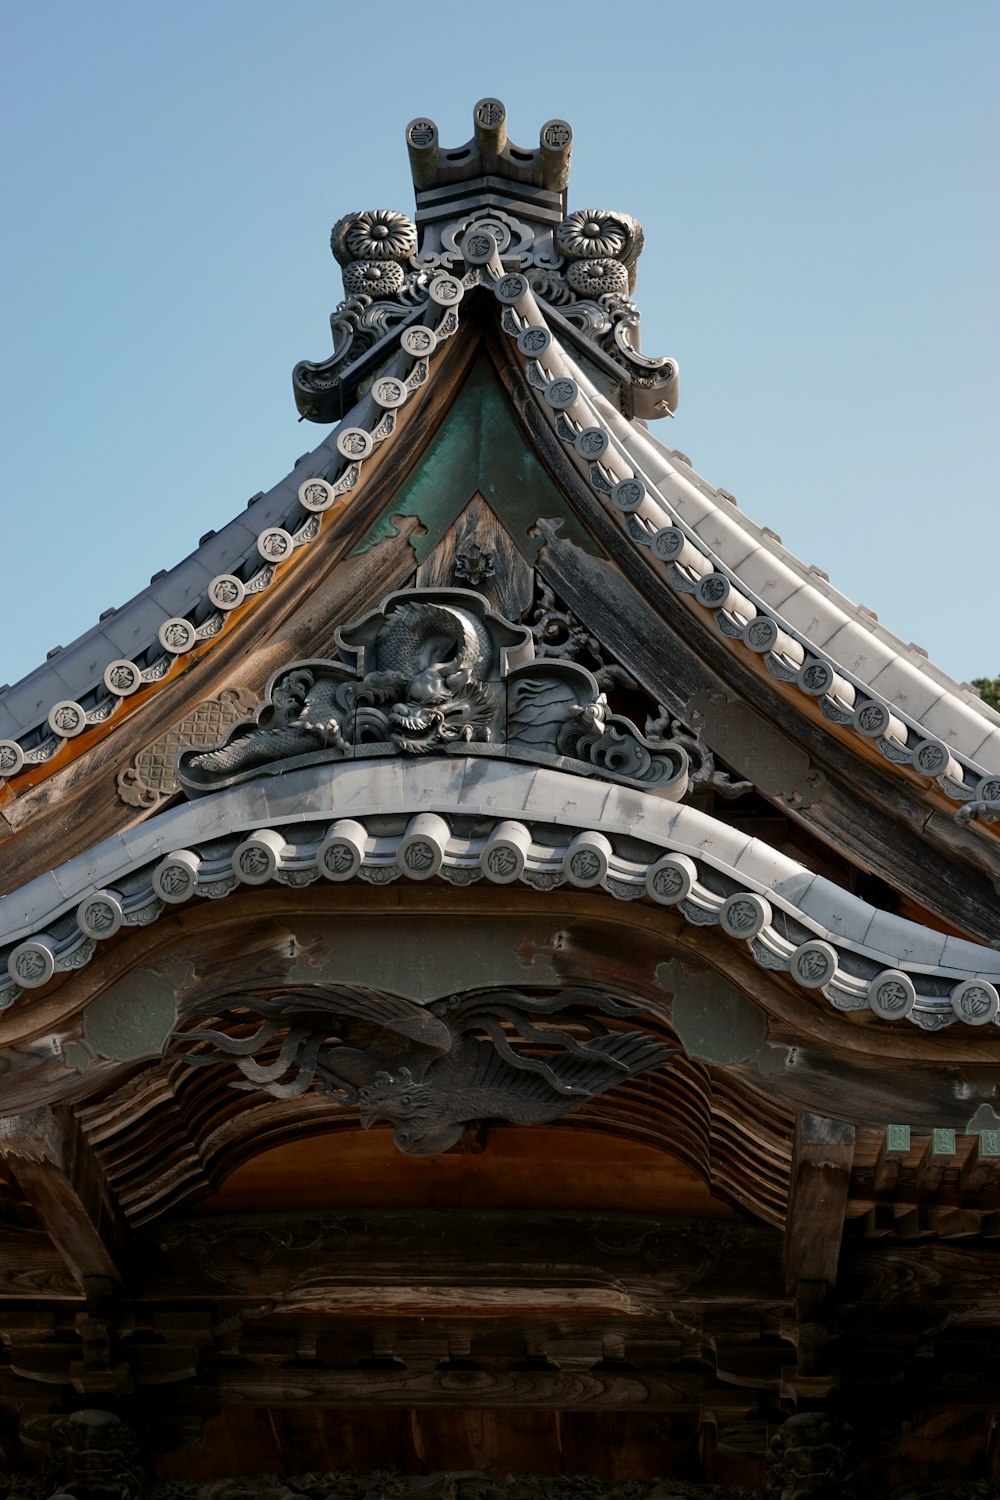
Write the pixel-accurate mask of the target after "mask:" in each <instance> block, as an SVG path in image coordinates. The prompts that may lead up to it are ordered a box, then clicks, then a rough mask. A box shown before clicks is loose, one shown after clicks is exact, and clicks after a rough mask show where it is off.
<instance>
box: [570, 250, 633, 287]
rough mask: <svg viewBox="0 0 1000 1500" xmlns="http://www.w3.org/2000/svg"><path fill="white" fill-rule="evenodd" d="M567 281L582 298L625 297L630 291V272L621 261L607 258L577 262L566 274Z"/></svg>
mask: <svg viewBox="0 0 1000 1500" xmlns="http://www.w3.org/2000/svg"><path fill="white" fill-rule="evenodd" d="M566 280H567V281H568V282H569V284H570V286H571V287H572V288H573V290H574V292H578V293H579V294H580V296H581V297H606V296H608V295H616V296H619V297H624V296H626V295H627V294H628V290H629V281H628V271H627V270H626V268H625V267H624V266H623V265H622V263H621V261H618V260H609V259H608V258H607V257H602V258H601V259H599V260H575V261H574V262H573V264H572V265H571V266H570V268H569V270H568V271H567V272H566Z"/></svg>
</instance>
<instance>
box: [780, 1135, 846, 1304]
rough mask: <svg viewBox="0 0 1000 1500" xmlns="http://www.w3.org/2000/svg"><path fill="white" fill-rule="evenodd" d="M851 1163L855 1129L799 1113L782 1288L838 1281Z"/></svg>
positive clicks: (788, 1288) (792, 1288)
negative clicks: (807, 1283) (783, 1284)
mask: <svg viewBox="0 0 1000 1500" xmlns="http://www.w3.org/2000/svg"><path fill="white" fill-rule="evenodd" d="M853 1162H854V1126H853V1125H846V1124H844V1123H843V1122H842V1121H840V1120H828V1119H827V1118H826V1117H825V1116H823V1115H814V1114H810V1113H809V1112H808V1111H806V1110H803V1112H802V1113H801V1114H800V1115H799V1118H798V1123H797V1125H796V1128H795V1148H794V1151H793V1155H792V1172H791V1182H790V1186H789V1193H788V1213H787V1216H786V1220H785V1286H786V1289H787V1291H788V1292H789V1294H792V1295H794V1294H795V1291H796V1289H797V1287H798V1285H799V1283H800V1282H814V1283H815V1282H822V1283H825V1285H826V1286H827V1287H832V1286H834V1284H835V1283H836V1280H837V1265H838V1262H839V1260H840V1242H841V1239H842V1238H843V1233H844V1216H845V1214H846V1211H847V1199H848V1192H849V1189H850V1184H851V1167H852V1165H853Z"/></svg>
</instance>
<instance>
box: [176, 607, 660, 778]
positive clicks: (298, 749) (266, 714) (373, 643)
mask: <svg viewBox="0 0 1000 1500" xmlns="http://www.w3.org/2000/svg"><path fill="white" fill-rule="evenodd" d="M337 640H338V644H339V646H340V648H341V659H340V660H336V661H308V662H296V663H294V664H292V665H291V666H289V667H286V668H285V669H284V670H283V671H281V672H279V673H278V674H277V676H276V677H275V678H274V679H273V680H272V682H271V684H270V686H269V689H268V693H267V701H266V703H265V706H264V708H263V709H262V710H261V713H260V715H259V717H258V719H257V722H256V723H244V724H240V725H238V726H237V727H236V728H235V729H234V730H233V731H232V732H231V734H230V736H229V739H228V740H227V741H226V743H225V744H224V745H220V746H219V747H218V748H215V749H208V750H203V749H190V750H185V751H183V752H182V754H181V755H180V757H179V759H178V762H177V772H176V774H177V779H178V781H179V782H180V784H181V785H182V786H183V787H184V789H185V790H186V791H187V792H188V793H198V792H204V791H215V790H217V789H218V788H220V787H223V786H229V785H231V784H232V783H234V782H238V781H244V780H246V779H247V778H248V777H250V776H256V775H275V774H278V773H280V772H282V771H286V770H290V769H292V768H294V767H296V766H301V765H307V764H311V763H312V762H315V761H326V760H344V759H350V758H356V757H359V756H372V755H430V754H442V753H448V752H449V751H451V752H461V753H469V750H470V747H472V746H476V747H477V748H476V752H475V753H478V754H492V755H497V754H503V755H505V756H507V757H508V758H509V759H519V760H530V761H533V762H534V763H536V764H539V763H540V764H549V765H558V766H559V767H561V768H563V769H568V770H576V771H578V772H580V773H581V774H585V775H601V776H602V777H606V778H607V779H609V780H613V781H623V782H626V783H628V784H630V785H633V786H641V787H643V788H645V789H647V790H650V791H654V790H655V791H659V792H661V793H662V794H663V795H665V796H668V797H670V798H671V799H676V798H678V797H680V796H682V795H683V793H684V791H685V790H686V787H687V765H688V760H687V754H686V752H685V750H684V748H683V746H682V745H681V744H680V742H679V741H678V740H676V739H674V740H670V741H664V740H662V739H661V740H658V741H655V742H654V741H650V740H648V739H646V738H645V737H644V736H643V735H642V734H640V732H639V730H638V729H637V728H636V727H635V725H634V724H633V723H631V721H630V720H628V719H625V718H623V717H621V716H620V715H617V714H613V713H611V712H610V709H609V706H608V703H607V699H606V697H605V695H604V694H603V693H602V692H601V691H600V688H599V686H598V683H597V680H596V679H595V678H594V676H593V674H592V673H591V672H589V671H587V669H586V668H585V667H582V666H580V665H579V664H578V663H576V662H573V661H557V660H550V659H548V658H547V659H545V660H543V661H535V660H534V659H533V657H534V643H533V641H532V638H531V631H530V630H529V629H528V628H527V627H526V626H523V625H514V624H511V622H510V621H509V620H504V619H503V618H502V617H501V616H500V615H497V614H495V613H494V612H493V611H492V610H491V609H490V608H489V605H488V603H487V601H486V600H485V599H484V598H483V596H482V595H481V594H477V593H474V592H473V591H472V590H471V589H441V590H419V589H414V590H410V591H407V592H404V593H399V594H390V595H389V597H388V598H387V599H386V600H385V601H384V602H383V604H382V606H381V607H380V608H379V609H378V610H375V611H373V612H372V613H371V614H369V615H365V616H364V617H363V618H362V619H361V620H359V621H358V622H357V623H356V624H353V625H351V626H348V627H346V628H342V629H340V630H338V632H337ZM352 654H353V655H354V657H355V658H356V663H357V664H356V666H354V667H352V666H351V665H349V658H350V656H351V655H352Z"/></svg>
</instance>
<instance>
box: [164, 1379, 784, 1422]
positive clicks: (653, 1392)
mask: <svg viewBox="0 0 1000 1500" xmlns="http://www.w3.org/2000/svg"><path fill="white" fill-rule="evenodd" d="M212 1390H213V1394H214V1396H215V1397H216V1398H217V1400H218V1402H219V1404H220V1405H221V1406H266V1407H288V1406H308V1407H337V1406H346V1407H366V1406H368V1405H371V1406H397V1407H398V1406H401V1407H409V1408H423V1407H435V1406H437V1407H441V1406H444V1407H476V1408H477V1409H480V1408H484V1407H528V1408H536V1409H537V1408H546V1409H547V1410H550V1411H552V1410H559V1411H580V1410H587V1411H590V1410H593V1409H594V1408H595V1407H600V1408H602V1409H603V1410H605V1411H633V1410H635V1409H636V1408H640V1407H641V1408H642V1410H644V1411H672V1410H678V1409H683V1408H686V1409H689V1410H698V1411H700V1410H702V1409H703V1408H708V1409H710V1410H711V1411H713V1412H719V1413H726V1414H727V1415H729V1414H731V1413H735V1414H737V1415H745V1414H747V1413H749V1412H751V1411H755V1410H756V1409H757V1406H758V1399H759V1398H758V1393H757V1392H756V1391H755V1390H746V1389H739V1388H738V1387H735V1386H725V1385H721V1384H720V1383H719V1382H718V1381H716V1380H715V1379H714V1378H713V1377H712V1376H711V1375H707V1374H706V1375H703V1374H700V1373H698V1372H694V1371H673V1370H668V1371H664V1372H663V1373H658V1374H656V1375H647V1374H646V1373H645V1372H643V1373H641V1374H640V1373H633V1372H631V1371H630V1372H621V1371H609V1370H591V1371H587V1372H583V1371H576V1370H574V1371H566V1370H557V1369H551V1370H530V1371H529V1370H503V1371H489V1370H475V1369H472V1370H470V1369H455V1370H432V1371H427V1372H419V1373H417V1372H412V1371H409V1370H295V1369H288V1368H285V1369H278V1370H219V1371H218V1373H217V1374H216V1377H215V1380H214V1382H213V1386H212ZM185 1394H186V1393H185ZM180 1399H181V1400H183V1399H184V1396H183V1395H181V1396H180Z"/></svg>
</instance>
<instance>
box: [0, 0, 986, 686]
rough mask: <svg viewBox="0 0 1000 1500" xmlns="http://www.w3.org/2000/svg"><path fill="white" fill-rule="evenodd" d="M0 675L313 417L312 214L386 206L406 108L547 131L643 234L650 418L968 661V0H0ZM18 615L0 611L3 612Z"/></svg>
mask: <svg viewBox="0 0 1000 1500" xmlns="http://www.w3.org/2000/svg"><path fill="white" fill-rule="evenodd" d="M0 17H2V23H3V27H2V35H3V43H2V51H0V119H2V130H3V143H4V148H3V151H2V153H0V181H2V189H0V190H2V203H3V207H4V210H5V213H4V219H5V221H6V228H5V232H4V234H3V235H2V236H0V298H2V330H3V350H2V358H0V368H2V374H0V380H2V408H0V409H2V412H3V427H4V441H3V443H2V445H0V495H2V505H3V512H2V513H3V519H4V526H5V534H6V546H5V548H4V553H3V565H4V566H3V580H4V593H5V597H6V600H7V604H6V608H5V617H6V619H7V622H8V623H7V628H6V630H5V632H4V640H3V645H2V648H0V649H2V654H0V680H4V679H6V680H7V681H10V682H14V681H16V680H17V679H18V678H19V677H21V676H22V675H24V674H25V673H26V672H28V671H30V670H31V669H32V668H33V667H35V666H36V665H37V664H38V663H39V662H41V661H43V660H44V658H45V654H46V652H47V651H48V650H49V649H50V648H52V647H53V646H55V645H65V644H67V643H68V642H69V641H71V640H72V639H73V638H74V637H75V636H77V635H79V634H80V633H82V632H83V631H84V630H86V629H88V628H89V627H90V626H91V625H92V624H94V623H95V622H96V620H97V617H98V615H99V613H100V612H101V610H102V609H105V608H106V607H108V606H109V605H120V604H122V603H124V602H125V600H126V599H128V598H129V597H131V595H133V594H134V593H136V592H138V591H139V590H140V589H141V588H142V587H144V586H145V584H146V583H147V581H148V579H149V576H150V575H151V574H152V573H154V572H156V571H158V570H159V569H161V568H166V567H171V566H173V564H174V563H176V562H177V561H179V560H180V558H182V557H183V556H184V555H186V553H188V552H189V551H191V550H192V548H193V547H194V546H195V545H196V544H197V541H198V538H199V536H200V535H201V534H202V533H203V532H206V531H208V530H210V529H211V528H215V529H218V528H219V527H221V526H222V525H223V524H225V522H226V521H227V520H229V519H230V518H231V516H233V515H234V514H235V513H236V512H237V511H238V510H240V509H241V508H242V507H243V505H244V504H245V502H246V500H247V499H248V498H249V497H250V495H252V494H253V493H255V492H256V491H258V490H261V489H267V488H269V487H270V486H271V484H273V483H274V482H276V481H277V480H279V479H280V478H281V477H282V476H283V475H284V473H285V472H286V471H287V470H288V469H289V468H290V467H291V466H292V464H293V462H294V460H295V459H296V458H297V457H298V455H299V454H300V453H302V452H304V451H306V450H307V449H309V448H311V447H313V446H314V445H315V444H316V443H317V442H318V441H319V440H320V439H321V437H322V435H323V433H322V430H321V429H319V428H317V427H315V426H313V425H312V424H302V426H299V425H298V424H297V414H296V411H295V407H294V403H293V401H292V393H291V379H290V376H291V369H292V366H293V364H294V363H295V362H296V361H297V360H299V359H302V358H308V359H315V360H319V359H323V358H325V357H326V356H327V354H328V353H329V350H330V335H329V325H328V317H329V314H330V312H331V310H332V309H333V307H334V305H335V304H336V302H337V301H338V300H339V299H340V296H341V295H342V293H341V285H340V277H339V274H338V272H337V268H336V266H335V264H334V262H333V260H332V257H331V256H330V252H329V248H328V237H329V229H330V225H331V224H332V223H333V221H334V220H335V219H336V218H338V217H339V216H340V215H342V214H344V213H346V212H348V211H350V210H354V209H359V208H374V207H394V208H400V209H403V210H404V211H406V212H408V213H409V212H412V189H411V185H410V179H409V170H408V164H407V156H406V149H405V145H404V140H403V131H404V127H405V126H406V124H407V122H408V121H409V120H410V119H411V118H413V117H414V116H416V115H418V114H427V115H430V116H431V118H432V119H434V120H436V121H437V123H438V126H439V128H440V135H441V140H442V143H443V144H444V145H446V146H457V145H461V144H463V143H464V142H465V141H466V140H467V139H468V138H469V136H470V135H471V133H472V119H471V115H472V106H473V104H474V103H475V101H476V100H477V99H479V98H481V97H482V96H483V95H487V94H492V95H497V96H499V97H500V98H501V99H503V100H504V102H505V103H506V105H507V109H508V131H509V134H510V136H511V138H512V139H513V140H514V141H515V142H517V143H523V144H524V145H526V146H533V145H535V144H537V140H538V130H539V127H540V126H541V125H542V123H543V122H544V121H545V120H547V119H549V118H551V117H552V116H561V117H563V118H566V119H568V120H569V121H570V122H571V124H572V126H573V129H574V148H573V170H572V177H571V182H570V208H571V209H573V208H588V207H605V208H611V209H618V210H622V211H624V212H627V213H630V214H633V215H634V216H635V217H636V218H638V219H639V220H640V222H641V223H642V224H643V226H644V228H645V231H646V250H645V253H644V255H643V257H642V260H641V262H640V265H639V282H638V287H637V290H636V300H637V301H638V303H639V305H640V308H641V309H642V317H643V322H642V331H643V347H644V349H645V350H646V352H647V353H651V354H670V355H672V356H674V357H675V358H676V359H677V361H678V362H679V364H680V369H681V405H680V408H679V411H678V414H677V417H676V419H675V420H674V421H672V422H671V421H669V420H667V421H663V422H661V423H659V424H657V436H658V437H660V438H661V440H663V441H665V442H666V443H667V444H668V445H669V446H671V447H677V448H680V449H681V450H682V451H683V452H685V453H687V454H689V455H690V457H691V459H692V461H693V462H694V464H695V467H696V468H697V469H698V470H699V472H701V473H702V474H703V475H704V476H705V478H707V479H708V480H710V481H711V482H712V483H713V484H717V485H721V486H724V487H725V488H727V489H729V490H731V491H732V492H733V493H734V494H735V495H736V497H737V499H738V501H739V504H740V506H741V508H742V509H743V510H744V511H745V512H746V513H747V514H748V515H750V516H751V517H752V518H753V519H754V520H755V521H757V522H759V523H760V524H762V525H767V526H770V527H772V528H773V529H774V530H775V531H777V532H779V533H780V534H781V536H782V538H783V539H784V542H785V545H786V546H787V547H789V548H790V549H791V550H792V551H793V552H795V553H796V554H797V555H798V556H799V557H801V558H802V559H803V560H804V561H805V562H807V563H816V564H818V565H820V566H821V567H823V568H824V569H825V570H826V571H827V572H828V573H829V574H830V577H831V580H832V582H833V583H834V584H835V585H836V586H837V587H838V588H840V589H841V590H842V592H844V593H846V594H847V595H848V596H849V597H851V598H853V599H855V600H856V601H858V602H859V603H864V604H866V605H868V606H870V607H872V608H874V609H876V610H877V611H878V613H879V617H880V619H881V620H882V622H883V623H884V624H885V625H887V626H888V627H889V628H890V629H892V630H894V631H895V632H896V633H897V634H898V635H900V636H901V637H902V638H903V640H904V641H911V640H912V641H916V642H917V643H918V644H920V645H922V646H924V647H926V649H927V650H928V651H929V653H930V655H931V657H932V659H934V660H935V661H936V662H937V663H938V664H939V665H940V666H941V667H943V668H944V669H945V670H947V671H948V672H950V673H951V674H952V675H953V676H955V677H956V678H958V679H959V680H964V679H968V678H970V677H974V676H981V675H989V676H992V675H994V674H995V673H1000V630H998V629H997V624H996V616H997V605H996V595H997V588H996V582H995V579H996V567H997V556H998V550H997V542H996V535H997V530H998V525H997V523H998V509H997V500H998V495H997V489H998V485H997V480H998V467H1000V464H998V448H1000V442H998V432H1000V421H998V416H997V412H998V407H1000V400H998V398H1000V376H998V367H1000V360H998V358H997V351H996V343H997V334H998V324H1000V317H998V302H1000V298H998V279H1000V278H998V273H997V265H998V240H1000V235H998V227H1000V225H998V218H1000V212H998V194H997V170H996V169H997V141H998V139H1000V133H998V126H1000V119H998V114H1000V106H998V103H997V98H998V93H997V88H996V79H997V72H998V63H1000V3H998V0H983V3H978V0H954V3H952V4H951V5H950V6H943V5H941V4H940V3H937V0H934V3H927V0H863V3H859V0H841V3H840V4H838V5H836V6H832V5H829V4H821V3H819V0H814V3H811V0H784V3H767V0H763V3H750V0H741V3H722V0H720V3H713V0H703V3H694V0H676V3H666V0H665V3H660V4H652V3H645V0H633V3H631V4H622V5H610V4H608V3H606V0H605V3H602V4H595V3H590V0H576V3H574V4H572V5H569V6H558V7H554V6H553V7H542V6H539V5H532V6H523V7H521V6H519V7H504V6H471V5H468V4H465V5H458V4H452V3H448V0H438V3H435V4H434V5H433V6H424V7H421V6H416V5H403V4H401V3H398V0H380V3H378V4H368V5H359V4H347V3H340V0H326V3H321V0H282V3H280V4H278V3H276V0H199V3H197V4H195V3H191V0H169V3H167V0H128V3H124V0H121V3H115V0H88V3H87V4H85V5H84V4H82V3H79V0H72V3H71V0H48V3H47V4H45V5H33V6H25V5H18V4H15V3H14V0H6V3H5V4H3V5H2V6H0ZM15 627H16V628H15Z"/></svg>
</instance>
